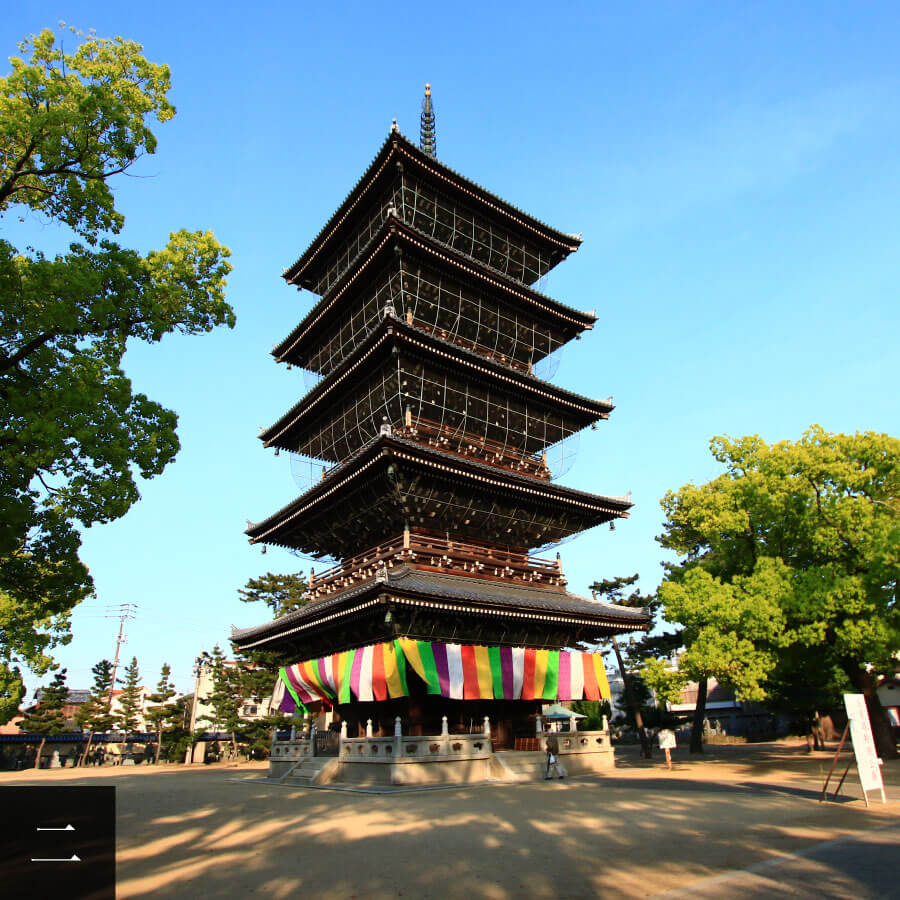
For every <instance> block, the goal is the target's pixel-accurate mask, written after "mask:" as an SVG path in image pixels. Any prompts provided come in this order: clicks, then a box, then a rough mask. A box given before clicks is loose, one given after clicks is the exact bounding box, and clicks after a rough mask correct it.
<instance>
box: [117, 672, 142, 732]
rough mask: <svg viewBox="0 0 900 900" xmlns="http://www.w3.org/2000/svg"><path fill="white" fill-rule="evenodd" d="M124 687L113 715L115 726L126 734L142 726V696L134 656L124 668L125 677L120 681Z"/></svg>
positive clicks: (139, 675)
mask: <svg viewBox="0 0 900 900" xmlns="http://www.w3.org/2000/svg"><path fill="white" fill-rule="evenodd" d="M121 684H122V685H124V687H123V688H122V693H121V694H119V712H118V713H116V715H115V721H116V726H117V727H118V728H119V729H120V730H121V731H124V732H125V734H126V736H127V735H129V734H134V733H135V732H136V731H137V730H138V729H139V728H141V727H142V719H143V708H144V704H143V696H142V690H141V673H140V670H139V669H138V661H137V657H136V656H132V657H131V662H130V663H129V664H128V665H127V666H126V668H125V678H124V679H123V680H122V682H121Z"/></svg>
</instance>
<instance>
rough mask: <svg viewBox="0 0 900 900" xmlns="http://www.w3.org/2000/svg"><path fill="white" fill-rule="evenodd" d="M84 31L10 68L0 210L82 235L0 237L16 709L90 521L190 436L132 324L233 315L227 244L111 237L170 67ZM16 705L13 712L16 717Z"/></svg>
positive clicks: (1, 131) (76, 595)
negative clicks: (132, 348)
mask: <svg viewBox="0 0 900 900" xmlns="http://www.w3.org/2000/svg"><path fill="white" fill-rule="evenodd" d="M80 37H81V38H82V40H81V42H80V44H79V46H78V47H77V49H76V50H75V52H74V53H71V54H65V53H64V52H63V50H62V48H61V47H59V46H57V43H56V40H55V37H54V35H53V33H52V32H51V31H49V30H45V31H43V32H41V33H40V34H39V35H33V36H32V37H31V38H29V39H27V40H26V41H23V42H22V44H21V45H20V49H21V51H22V53H23V58H19V57H13V58H12V59H11V65H12V68H11V71H10V73H9V74H8V75H7V76H6V77H4V78H0V217H4V216H6V215H7V214H9V213H10V212H13V211H14V212H16V213H18V215H19V216H20V217H25V216H28V215H33V216H36V217H38V218H39V219H41V220H44V221H51V222H56V223H58V224H60V225H62V226H65V227H67V228H69V229H71V231H72V232H73V235H74V237H76V238H79V239H81V240H82V241H83V242H84V243H78V242H77V241H76V242H74V243H72V244H71V246H70V247H69V250H68V252H66V253H62V254H59V255H55V256H47V255H45V254H44V253H41V252H40V251H38V250H32V249H30V248H29V249H27V250H24V251H22V250H19V249H17V248H16V247H14V246H13V245H12V244H11V243H9V241H7V240H4V239H2V238H0V412H2V416H0V423H2V425H0V698H2V699H3V702H2V703H0V713H2V714H3V715H4V716H6V719H8V717H9V715H10V709H11V708H12V711H13V712H14V711H15V710H14V707H15V704H16V698H17V697H20V696H21V680H22V674H21V666H22V665H26V666H28V667H30V668H31V669H32V670H34V671H35V672H38V673H43V672H46V671H47V670H48V669H49V668H50V666H51V665H52V658H51V657H50V655H49V651H50V650H52V648H53V647H54V646H55V645H58V644H60V643H67V642H68V641H69V640H70V639H71V636H70V631H69V617H70V612H71V610H72V608H73V607H74V606H75V605H76V604H77V603H79V602H80V601H81V600H83V599H84V598H85V597H86V596H88V595H90V594H91V593H92V591H93V582H92V580H91V577H90V575H89V573H88V571H87V568H86V567H85V566H84V564H83V563H82V562H81V560H80V559H79V555H78V552H79V548H80V536H79V527H78V526H79V525H80V526H83V527H88V526H90V525H93V524H95V523H101V522H109V521H112V520H114V519H116V518H118V517H120V516H122V515H124V513H125V512H126V511H127V510H128V509H129V507H130V506H131V505H132V504H133V503H134V502H135V501H136V500H137V499H138V496H139V494H138V487H137V484H136V481H135V476H136V475H140V476H141V477H142V478H152V477H153V476H155V475H158V474H160V473H161V472H162V471H163V469H164V468H165V466H166V465H167V464H168V463H169V462H170V461H171V460H172V459H173V458H174V456H175V454H176V452H177V450H178V447H179V445H178V438H177V436H176V433H175V426H176V421H177V418H176V415H175V413H174V412H172V411H170V410H167V409H165V408H164V407H162V406H160V405H159V404H157V403H155V402H153V401H152V400H150V399H149V398H148V397H146V396H145V395H144V394H141V393H135V392H134V391H133V390H132V385H131V382H130V380H129V379H128V378H127V377H126V375H125V373H124V372H123V370H122V366H121V362H122V355H123V354H124V352H125V349H126V346H127V343H128V341H129V339H132V340H133V339H136V340H140V341H144V342H147V343H155V342H157V341H159V340H160V339H161V338H162V337H163V336H164V335H166V334H169V333H172V332H179V333H182V334H199V333H203V332H207V331H210V330H211V329H212V328H214V327H216V326H218V325H222V324H225V325H228V326H229V327H230V326H232V325H233V324H234V314H233V312H232V310H231V308H230V307H229V306H228V304H227V303H226V302H225V293H224V292H225V277H226V275H227V274H228V272H229V270H230V266H229V264H228V262H227V257H228V256H229V255H230V254H229V251H228V250H227V249H226V248H225V247H223V246H221V245H220V244H218V243H217V241H216V240H215V238H214V237H213V235H212V234H211V233H210V232H188V231H179V232H176V233H173V234H172V235H170V238H169V242H168V243H167V244H166V246H165V247H164V248H163V249H161V250H155V251H152V252H150V253H147V254H146V255H141V254H139V253H137V252H135V251H133V250H129V249H127V248H123V247H121V246H119V245H118V244H117V243H115V242H114V241H113V240H111V236H112V235H115V234H116V233H118V232H119V231H120V230H121V228H122V225H123V222H124V217H123V215H122V213H121V212H119V211H118V210H117V209H116V208H115V203H114V194H113V189H112V186H111V183H110V179H112V178H113V177H114V176H115V175H117V174H119V173H122V172H124V171H126V170H127V169H128V168H130V167H131V166H132V165H133V164H134V163H135V162H136V161H137V160H138V159H139V158H140V157H141V156H143V155H145V154H148V153H153V152H154V150H155V148H156V138H155V137H154V135H153V133H152V131H151V130H150V123H151V121H152V120H153V119H155V120H156V121H158V122H165V121H166V120H168V119H170V118H171V117H172V116H173V115H174V112H175V110H174V107H173V106H172V105H171V103H169V101H168V99H167V93H168V90H169V70H168V68H167V67H166V66H164V65H157V64H154V63H151V62H148V61H147V60H146V59H145V58H144V57H143V55H142V48H141V47H140V45H139V44H136V43H133V42H131V41H125V40H123V39H122V38H114V39H103V38H97V37H93V36H91V37H88V38H84V36H80ZM6 719H5V720H6Z"/></svg>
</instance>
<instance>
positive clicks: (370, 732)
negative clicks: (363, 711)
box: [366, 719, 372, 738]
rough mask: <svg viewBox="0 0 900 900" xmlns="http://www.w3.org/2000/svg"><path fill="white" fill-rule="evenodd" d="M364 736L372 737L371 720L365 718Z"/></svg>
mask: <svg viewBox="0 0 900 900" xmlns="http://www.w3.org/2000/svg"><path fill="white" fill-rule="evenodd" d="M366 737H367V738H370V737H372V720H371V719H366Z"/></svg>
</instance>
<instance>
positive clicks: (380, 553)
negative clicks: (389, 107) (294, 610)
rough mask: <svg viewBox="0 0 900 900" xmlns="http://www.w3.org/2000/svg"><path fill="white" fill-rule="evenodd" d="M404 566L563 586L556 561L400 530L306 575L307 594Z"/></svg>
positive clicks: (331, 591) (317, 594) (317, 595)
mask: <svg viewBox="0 0 900 900" xmlns="http://www.w3.org/2000/svg"><path fill="white" fill-rule="evenodd" d="M398 565H406V566H409V567H411V568H415V569H424V570H427V571H429V572H440V573H447V574H453V575H465V576H468V577H469V578H480V579H485V580H489V581H502V582H506V583H508V584H528V585H531V586H534V587H537V586H543V587H552V588H558V589H561V588H564V587H565V585H566V583H567V582H566V579H565V577H564V576H563V572H562V564H561V562H560V560H559V557H558V556H557V558H556V559H541V558H539V557H536V556H529V555H528V554H527V553H522V552H518V553H517V552H515V551H509V550H504V549H502V548H499V547H495V546H492V545H490V544H481V543H472V542H466V541H457V540H452V539H448V538H446V537H438V536H435V535H429V534H423V533H422V532H417V531H406V532H404V533H403V534H402V535H400V536H398V537H396V538H394V539H392V540H390V541H386V542H384V543H381V544H379V545H378V546H376V547H372V548H371V549H369V550H366V551H365V552H363V553H359V554H357V555H356V556H352V557H349V558H348V559H345V560H343V561H342V562H341V563H340V564H339V565H337V566H334V567H332V568H331V569H327V570H326V571H324V572H322V573H320V574H314V573H311V574H310V578H309V594H310V597H311V599H313V600H319V599H321V598H323V597H328V596H330V595H331V594H335V593H337V592H338V591H343V590H346V589H347V588H350V587H353V586H354V585H356V584H361V583H362V582H365V581H371V579H373V578H375V577H377V575H378V574H379V572H380V571H382V570H385V569H391V568H393V567H394V566H398Z"/></svg>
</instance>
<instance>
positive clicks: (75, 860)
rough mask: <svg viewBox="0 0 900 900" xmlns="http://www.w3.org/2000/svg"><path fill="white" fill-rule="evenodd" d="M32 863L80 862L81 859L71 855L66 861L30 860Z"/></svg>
mask: <svg viewBox="0 0 900 900" xmlns="http://www.w3.org/2000/svg"><path fill="white" fill-rule="evenodd" d="M31 861H32V862H81V859H80V858H79V857H78V856H77V855H76V854H75V853H73V854H72V855H71V856H70V857H68V858H67V859H32V860H31Z"/></svg>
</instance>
